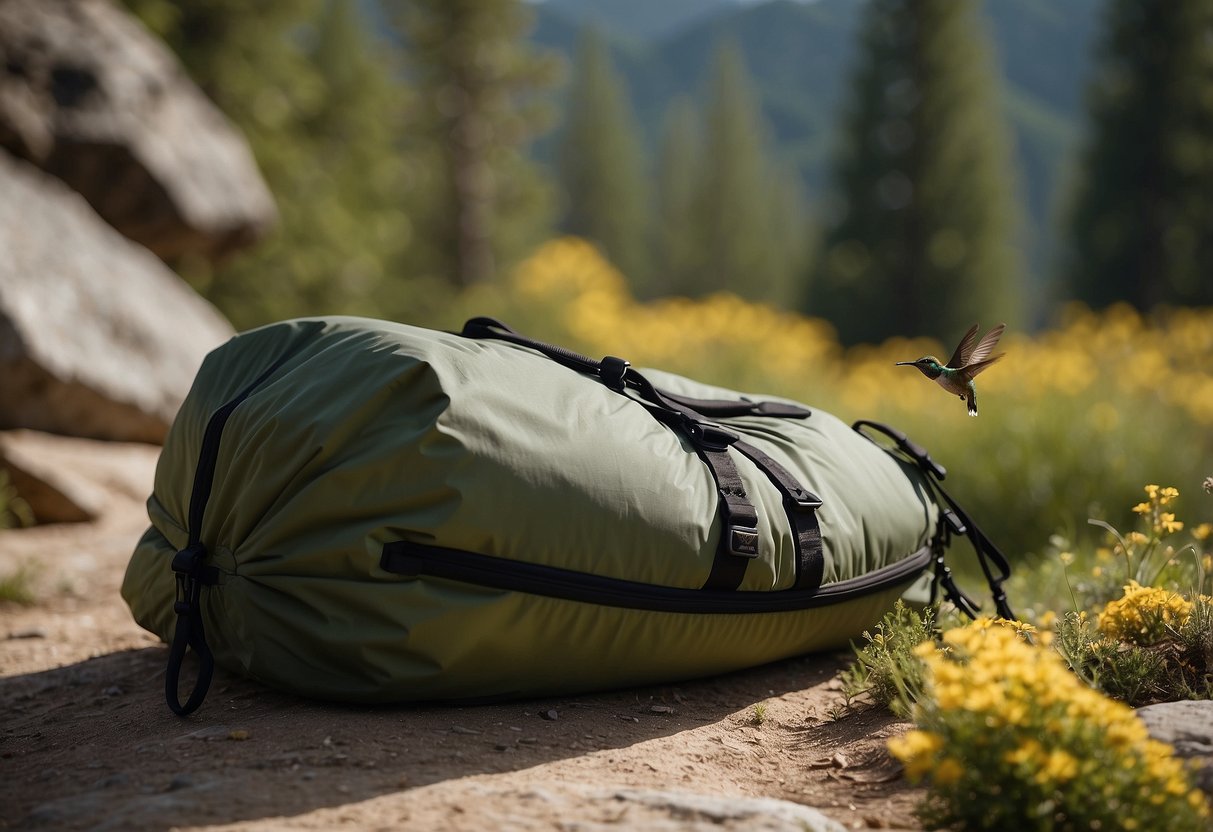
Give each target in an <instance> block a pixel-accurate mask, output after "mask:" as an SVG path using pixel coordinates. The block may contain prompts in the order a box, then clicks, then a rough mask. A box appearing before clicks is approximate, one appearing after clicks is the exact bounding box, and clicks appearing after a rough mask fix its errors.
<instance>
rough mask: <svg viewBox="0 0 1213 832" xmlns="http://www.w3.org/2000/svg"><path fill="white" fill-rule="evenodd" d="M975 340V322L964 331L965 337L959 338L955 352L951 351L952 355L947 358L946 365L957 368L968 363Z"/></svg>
mask: <svg viewBox="0 0 1213 832" xmlns="http://www.w3.org/2000/svg"><path fill="white" fill-rule="evenodd" d="M976 342H977V324H973V326H972V327H971V328H970V329H969V331H968V332H966V333H965V337H963V338H961V339H960V343H959V344H957V345H956V352H954V353H952V357H951V358H949V359H948V366H949V367H951V368H952V369H955V370H958V369H960V368H961V367H963V366H964V365H966V364H968V363H969V356H971V355H972V354H973V344H975V343H976Z"/></svg>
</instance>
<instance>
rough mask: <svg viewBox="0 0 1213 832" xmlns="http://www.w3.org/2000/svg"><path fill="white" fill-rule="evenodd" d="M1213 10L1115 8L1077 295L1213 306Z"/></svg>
mask: <svg viewBox="0 0 1213 832" xmlns="http://www.w3.org/2000/svg"><path fill="white" fill-rule="evenodd" d="M1210 38H1213V0H1116V1H1115V2H1112V3H1110V4H1109V5H1108V8H1107V17H1106V19H1105V30H1104V35H1103V40H1102V44H1101V47H1100V53H1099V59H1098V61H1099V64H1098V70H1097V73H1096V75H1095V78H1094V80H1093V83H1092V84H1091V86H1090V89H1089V97H1088V102H1089V104H1088V106H1089V113H1090V121H1091V136H1090V144H1089V146H1088V147H1087V149H1086V152H1085V156H1084V159H1083V163H1082V172H1083V178H1082V179H1081V183H1080V185H1079V189H1078V192H1077V194H1076V198H1075V200H1074V205H1073V208H1072V212H1071V215H1070V217H1069V220H1070V223H1069V231H1070V237H1071V250H1070V252H1069V255H1068V260H1067V263H1066V266H1065V276H1066V278H1067V285H1066V290H1067V292H1068V293H1072V294H1074V295H1077V296H1078V297H1079V298H1081V299H1082V300H1084V301H1086V302H1087V303H1090V304H1092V305H1094V306H1105V305H1107V304H1109V303H1112V302H1114V301H1117V300H1126V301H1129V302H1130V303H1132V304H1134V305H1136V306H1137V307H1138V308H1140V309H1143V310H1145V309H1149V308H1151V307H1153V306H1155V305H1157V304H1159V303H1172V304H1209V303H1213V46H1211V45H1210Z"/></svg>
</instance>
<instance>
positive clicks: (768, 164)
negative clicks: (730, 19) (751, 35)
mask: <svg viewBox="0 0 1213 832" xmlns="http://www.w3.org/2000/svg"><path fill="white" fill-rule="evenodd" d="M704 134H705V137H706V138H705V140H704V148H703V156H702V157H701V164H700V172H699V177H698V180H699V185H698V187H697V192H696V204H695V208H694V222H695V234H696V236H697V243H698V245H697V246H696V251H697V252H698V256H699V259H698V262H697V263H696V266H695V271H696V272H697V274H698V277H697V279H696V292H695V293H694V294H696V295H702V294H710V293H711V292H714V291H720V290H727V291H730V292H734V293H736V294H739V295H741V296H742V297H746V298H750V299H752V300H759V301H767V302H770V303H774V304H776V305H787V304H788V303H790V301H791V300H792V299H793V298H794V296H795V294H796V286H795V281H796V280H797V278H798V276H799V275H798V272H799V271H800V270H801V269H802V268H803V264H804V262H805V249H804V246H803V241H804V239H805V237H806V234H807V230H808V218H807V216H806V215H805V214H804V213H803V211H801V212H800V213H796V211H797V210H798V209H800V208H801V206H802V205H803V203H802V202H800V201H799V199H798V198H797V197H796V196H795V195H793V196H792V197H791V198H788V197H787V196H784V197H782V198H777V199H772V198H771V195H772V193H776V194H778V193H780V190H781V189H782V188H786V187H794V185H793V183H794V182H795V179H793V180H792V183H789V182H788V181H787V179H786V176H784V173H785V169H784V168H782V167H780V166H779V165H778V164H775V163H774V162H773V161H772V160H773V159H774V158H775V154H774V151H773V149H772V146H771V143H770V137H769V127H768V126H767V124H766V121H765V119H764V118H763V117H762V113H761V110H760V109H759V107H758V102H757V99H756V98H755V95H754V92H753V89H752V86H751V81H750V78H749V74H748V71H747V70H746V67H745V62H744V59H743V58H742V55H741V52H740V51H739V50H738V49H737V47H736V46H735V45H733V44H731V43H725V44H724V45H722V46H721V47H720V48H719V49H718V51H717V53H716V58H715V62H714V65H713V71H712V80H711V93H710V97H709V102H708V107H707V113H706V116H705V118H704Z"/></svg>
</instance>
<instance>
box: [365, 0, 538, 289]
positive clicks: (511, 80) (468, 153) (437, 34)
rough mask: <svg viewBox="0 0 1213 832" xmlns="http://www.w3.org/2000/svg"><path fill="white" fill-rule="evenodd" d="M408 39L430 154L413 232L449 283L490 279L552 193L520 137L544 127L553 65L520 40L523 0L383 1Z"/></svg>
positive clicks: (528, 237)
mask: <svg viewBox="0 0 1213 832" xmlns="http://www.w3.org/2000/svg"><path fill="white" fill-rule="evenodd" d="M383 5H384V6H385V7H386V8H387V9H388V10H389V14H390V16H391V17H392V19H394V20H395V21H396V22H397V23H398V25H399V27H400V30H401V33H402V35H403V37H404V41H405V44H406V57H407V60H408V65H409V70H410V72H411V78H412V81H413V82H414V84H415V85H416V89H417V93H418V97H419V101H420V105H421V110H420V114H419V118H420V123H419V124H418V128H419V129H420V130H421V131H422V132H423V133H424V136H423V138H424V139H425V142H424V144H423V152H424V153H425V154H426V155H427V156H428V157H429V158H430V159H432V161H433V166H432V168H431V171H432V174H433V177H434V181H433V182H432V183H431V184H432V186H433V191H432V192H431V193H430V210H429V212H428V214H427V215H426V216H424V217H422V218H421V225H420V228H419V231H420V237H421V239H422V240H423V241H425V242H426V243H428V244H429V245H430V247H431V254H432V256H433V260H434V262H435V264H436V269H437V270H438V271H439V273H444V274H445V276H447V277H448V278H449V279H450V280H451V281H452V282H453V283H454V284H455V285H456V286H460V287H463V286H470V285H473V284H477V283H483V282H485V281H488V280H491V279H492V278H493V277H494V275H495V274H496V272H497V271H498V268H499V266H500V265H502V264H506V263H509V262H511V261H512V260H514V259H515V258H517V257H519V256H520V255H521V254H522V253H523V252H524V251H525V250H526V249H527V248H529V247H530V246H531V245H532V244H533V243H534V242H535V241H536V240H537V239H538V238H539V237H540V236H541V235H542V234H543V233H544V232H545V231H546V228H547V225H548V223H549V221H550V217H549V213H550V207H549V203H550V198H549V195H548V193H547V190H546V183H545V182H544V180H543V179H542V177H541V175H540V173H539V171H538V169H537V168H536V167H535V166H534V165H533V164H531V163H530V162H529V161H528V160H527V159H526V157H525V155H524V154H523V148H524V145H525V144H526V143H527V142H528V141H529V140H530V139H531V138H533V137H534V135H535V134H536V133H537V132H539V131H541V130H542V129H543V128H545V127H546V126H547V122H548V118H547V116H546V112H545V108H544V107H543V106H542V103H541V102H540V100H539V99H540V94H541V93H542V92H543V91H544V90H545V89H547V88H548V87H549V86H551V84H552V83H553V82H554V80H555V76H556V74H557V71H558V66H557V64H555V62H554V61H552V60H549V59H547V58H545V57H543V56H540V55H537V54H536V53H535V52H534V51H533V50H532V49H531V48H530V47H529V46H528V45H526V43H525V40H524V38H525V35H526V32H527V29H528V27H529V25H530V14H529V12H528V10H527V9H526V8H525V4H524V3H522V2H521V0H385V2H384V3H383Z"/></svg>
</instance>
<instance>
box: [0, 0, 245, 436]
mask: <svg viewBox="0 0 1213 832" xmlns="http://www.w3.org/2000/svg"><path fill="white" fill-rule="evenodd" d="M0 2H3V0H0ZM3 26H4V24H3V23H2V22H0V29H2V28H3ZM231 334H232V328H231V325H230V324H228V322H227V321H226V320H224V319H223V317H222V316H221V315H220V314H219V313H218V312H217V311H216V310H215V309H214V308H213V307H212V306H211V305H210V304H208V303H206V302H205V301H204V300H202V299H201V298H200V297H199V296H198V295H197V294H196V293H195V292H194V291H193V290H192V289H190V288H189V286H187V285H186V284H185V283H184V282H182V281H181V279H180V278H178V277H177V276H176V275H175V274H173V273H172V272H171V271H169V270H168V269H167V268H166V267H165V266H164V264H163V263H161V262H160V261H159V260H157V259H156V257H155V256H153V255H152V254H151V253H150V252H148V251H147V250H146V249H143V248H141V247H139V246H136V245H134V244H132V243H130V242H129V241H127V240H126V239H124V238H123V237H122V236H121V235H119V234H117V233H116V232H115V231H114V230H113V229H111V228H110V227H109V226H107V225H105V223H103V222H101V221H100V220H99V219H98V218H97V215H96V214H95V213H94V212H93V211H92V209H90V208H89V206H88V205H87V204H86V203H85V202H84V200H83V199H81V198H80V197H79V196H78V195H76V194H74V193H72V192H71V191H69V190H68V189H67V188H66V187H65V186H64V185H63V184H62V183H60V182H58V181H56V180H54V179H51V178H50V177H47V176H45V175H43V174H40V173H38V172H37V171H36V170H34V169H33V168H30V167H29V166H28V165H25V164H22V163H19V162H14V161H11V160H9V159H6V158H5V157H4V154H2V153H0V429H3V428H20V427H23V428H33V429H35V430H42V431H48V432H51V433H60V434H67V435H71V436H85V437H92V438H96V439H116V440H129V441H135V442H162V441H163V439H164V435H165V433H166V432H167V430H168V425H169V424H170V422H171V421H172V419H173V417H174V415H175V414H176V412H177V408H178V407H179V406H180V404H181V400H182V399H183V398H184V397H185V394H186V392H187V391H188V390H189V386H190V384H191V383H192V382H193V378H194V374H195V373H196V372H197V370H198V366H199V365H200V364H201V363H202V358H203V357H204V356H205V355H206V353H207V352H209V351H210V350H211V349H213V348H214V347H216V346H218V345H219V344H221V343H223V341H224V340H226V339H227V338H228V337H230V336H231Z"/></svg>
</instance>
